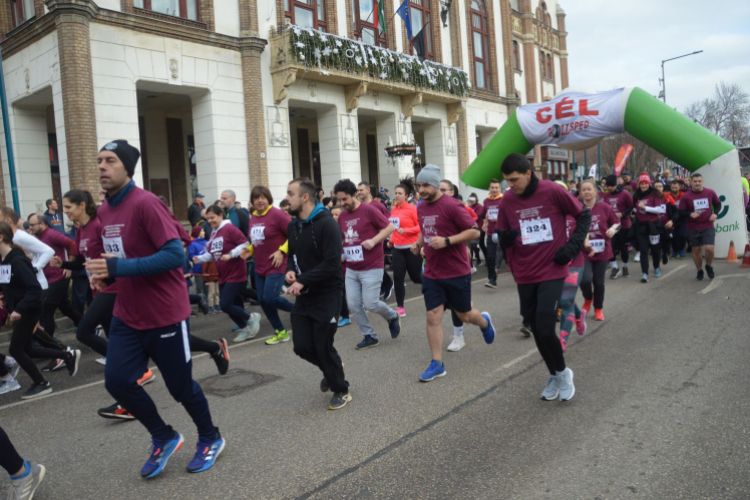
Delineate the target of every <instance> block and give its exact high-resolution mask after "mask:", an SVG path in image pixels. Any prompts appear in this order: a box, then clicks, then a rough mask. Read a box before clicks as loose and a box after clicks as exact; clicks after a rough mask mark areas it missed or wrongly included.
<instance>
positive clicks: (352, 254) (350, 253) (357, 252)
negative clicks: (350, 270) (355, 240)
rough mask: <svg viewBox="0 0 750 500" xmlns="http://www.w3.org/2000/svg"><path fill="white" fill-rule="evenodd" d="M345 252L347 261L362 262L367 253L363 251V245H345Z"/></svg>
mask: <svg viewBox="0 0 750 500" xmlns="http://www.w3.org/2000/svg"><path fill="white" fill-rule="evenodd" d="M344 254H345V255H346V261H347V262H362V261H363V260H365V254H364V253H363V252H362V245H357V246H353V247H344Z"/></svg>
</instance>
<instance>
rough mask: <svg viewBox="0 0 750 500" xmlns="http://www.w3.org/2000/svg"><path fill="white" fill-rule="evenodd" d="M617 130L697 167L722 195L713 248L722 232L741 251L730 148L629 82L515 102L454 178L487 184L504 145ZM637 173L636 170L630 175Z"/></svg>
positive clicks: (741, 214)
mask: <svg viewBox="0 0 750 500" xmlns="http://www.w3.org/2000/svg"><path fill="white" fill-rule="evenodd" d="M625 131H627V132H629V133H630V134H631V135H633V136H634V137H636V138H637V139H639V140H641V141H642V142H644V143H646V144H648V145H649V146H651V147H652V148H654V149H655V150H656V151H658V152H659V153H661V154H663V155H665V156H666V157H668V158H670V159H672V160H673V161H674V162H675V163H677V164H679V165H681V166H682V167H684V168H685V169H687V170H689V171H691V172H700V173H701V174H702V175H703V177H704V179H705V185H706V187H710V188H711V189H713V190H714V191H716V193H717V194H718V195H719V198H720V199H721V202H722V210H721V213H719V217H718V219H717V220H716V222H715V226H716V255H717V256H722V257H723V256H726V255H727V252H728V250H729V242H730V240H731V241H734V244H735V246H736V247H737V248H738V249H739V250H740V251H742V249H744V247H745V244H746V243H747V232H746V229H745V204H744V198H743V187H742V182H741V180H740V179H741V175H740V163H739V155H738V154H737V150H736V148H735V147H734V146H733V145H731V144H730V143H728V142H726V141H725V140H723V139H722V138H720V137H718V136H716V135H714V134H713V133H711V132H709V131H708V130H706V129H705V128H703V127H702V126H700V125H698V124H697V123H694V122H693V121H692V120H690V119H689V118H688V117H686V116H684V115H682V114H681V113H678V112H677V111H675V110H673V109H672V108H670V107H669V106H667V105H666V104H664V103H663V102H661V101H660V100H658V99H656V98H655V97H653V96H651V95H650V94H648V93H647V92H646V91H644V90H643V89H640V88H637V87H632V88H624V89H617V90H611V91H608V92H595V93H590V92H581V91H576V90H571V89H568V90H565V91H563V92H562V93H560V94H558V95H557V96H555V98H554V99H552V100H550V101H546V102H543V103H538V104H527V105H524V106H521V107H519V108H518V109H516V111H514V112H513V114H511V115H510V117H508V120H507V121H506V122H505V124H503V126H502V127H501V128H500V130H498V131H497V133H496V134H495V136H494V137H493V138H492V139H491V140H490V142H489V143H488V144H487V146H485V147H484V149H482V152H481V153H480V154H479V156H477V158H476V159H475V160H474V161H473V162H472V163H471V165H469V168H468V169H467V170H466V172H464V174H463V175H462V176H461V180H462V181H463V182H464V183H465V184H467V185H469V186H473V187H476V188H480V189H487V187H488V186H489V183H490V180H491V179H492V178H493V177H495V178H502V177H501V175H502V174H501V173H500V165H501V163H502V161H503V159H505V157H506V156H508V155H509V154H510V153H521V154H526V153H528V152H529V150H531V149H532V147H533V146H535V145H538V144H557V145H559V146H561V147H565V148H568V149H573V150H578V149H585V148H589V147H591V146H593V145H596V143H597V142H598V141H600V140H601V139H602V138H603V137H605V136H608V135H613V134H619V133H622V132H625ZM639 173H640V170H636V171H635V172H634V176H636V177H637V175H638V174H639Z"/></svg>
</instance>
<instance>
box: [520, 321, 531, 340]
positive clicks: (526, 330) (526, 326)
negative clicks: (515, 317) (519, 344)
mask: <svg viewBox="0 0 750 500" xmlns="http://www.w3.org/2000/svg"><path fill="white" fill-rule="evenodd" d="M521 333H523V336H524V337H531V325H529V324H528V323H524V324H523V325H521Z"/></svg>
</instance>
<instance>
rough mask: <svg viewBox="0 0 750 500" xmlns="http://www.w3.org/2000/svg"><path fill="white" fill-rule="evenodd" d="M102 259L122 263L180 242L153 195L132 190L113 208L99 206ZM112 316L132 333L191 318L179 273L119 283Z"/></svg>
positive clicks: (171, 221)
mask: <svg viewBox="0 0 750 500" xmlns="http://www.w3.org/2000/svg"><path fill="white" fill-rule="evenodd" d="M97 215H98V217H99V220H100V221H101V224H102V243H103V246H104V250H105V253H109V254H114V255H115V256H117V257H119V258H122V259H134V258H141V257H149V256H151V255H154V254H155V253H157V252H158V251H159V249H160V248H161V247H163V246H164V245H165V244H166V243H167V242H168V241H172V240H179V239H180V235H179V234H178V233H177V228H176V227H175V226H174V222H173V219H172V214H171V213H170V212H169V210H168V209H167V207H166V206H164V203H162V202H161V201H159V198H157V197H156V196H155V195H153V194H152V193H149V192H148V191H144V190H143V189H141V188H139V187H137V186H134V187H133V188H132V190H131V191H130V193H128V194H127V196H125V199H124V200H123V201H122V202H121V203H120V204H119V205H117V206H116V207H112V206H110V205H109V203H104V204H102V206H101V207H99V210H98V213H97ZM117 287H118V288H117V300H116V301H115V310H114V315H115V316H116V317H117V318H119V319H120V320H122V321H123V323H125V324H126V325H128V326H129V327H131V328H133V329H135V330H152V329H154V328H161V327H164V326H167V325H175V324H177V323H180V322H182V321H184V320H185V319H186V318H188V317H189V316H190V301H189V300H188V291H187V287H186V286H185V278H184V277H183V274H182V267H180V268H176V269H172V270H171V271H167V272H165V273H160V274H156V275H153V276H134V277H127V278H117Z"/></svg>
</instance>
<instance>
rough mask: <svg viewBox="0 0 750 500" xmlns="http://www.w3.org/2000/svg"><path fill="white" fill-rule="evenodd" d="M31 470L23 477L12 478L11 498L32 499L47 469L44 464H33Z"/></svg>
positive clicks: (19, 499)
mask: <svg viewBox="0 0 750 500" xmlns="http://www.w3.org/2000/svg"><path fill="white" fill-rule="evenodd" d="M29 465H30V466H31V472H30V473H29V475H27V476H26V477H24V478H22V479H11V481H10V498H17V499H18V500H31V498H32V497H33V496H34V492H35V491H36V489H37V488H38V487H39V483H41V482H42V480H43V479H44V474H45V473H46V469H45V468H44V466H43V465H40V464H32V463H31V462H29Z"/></svg>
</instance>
